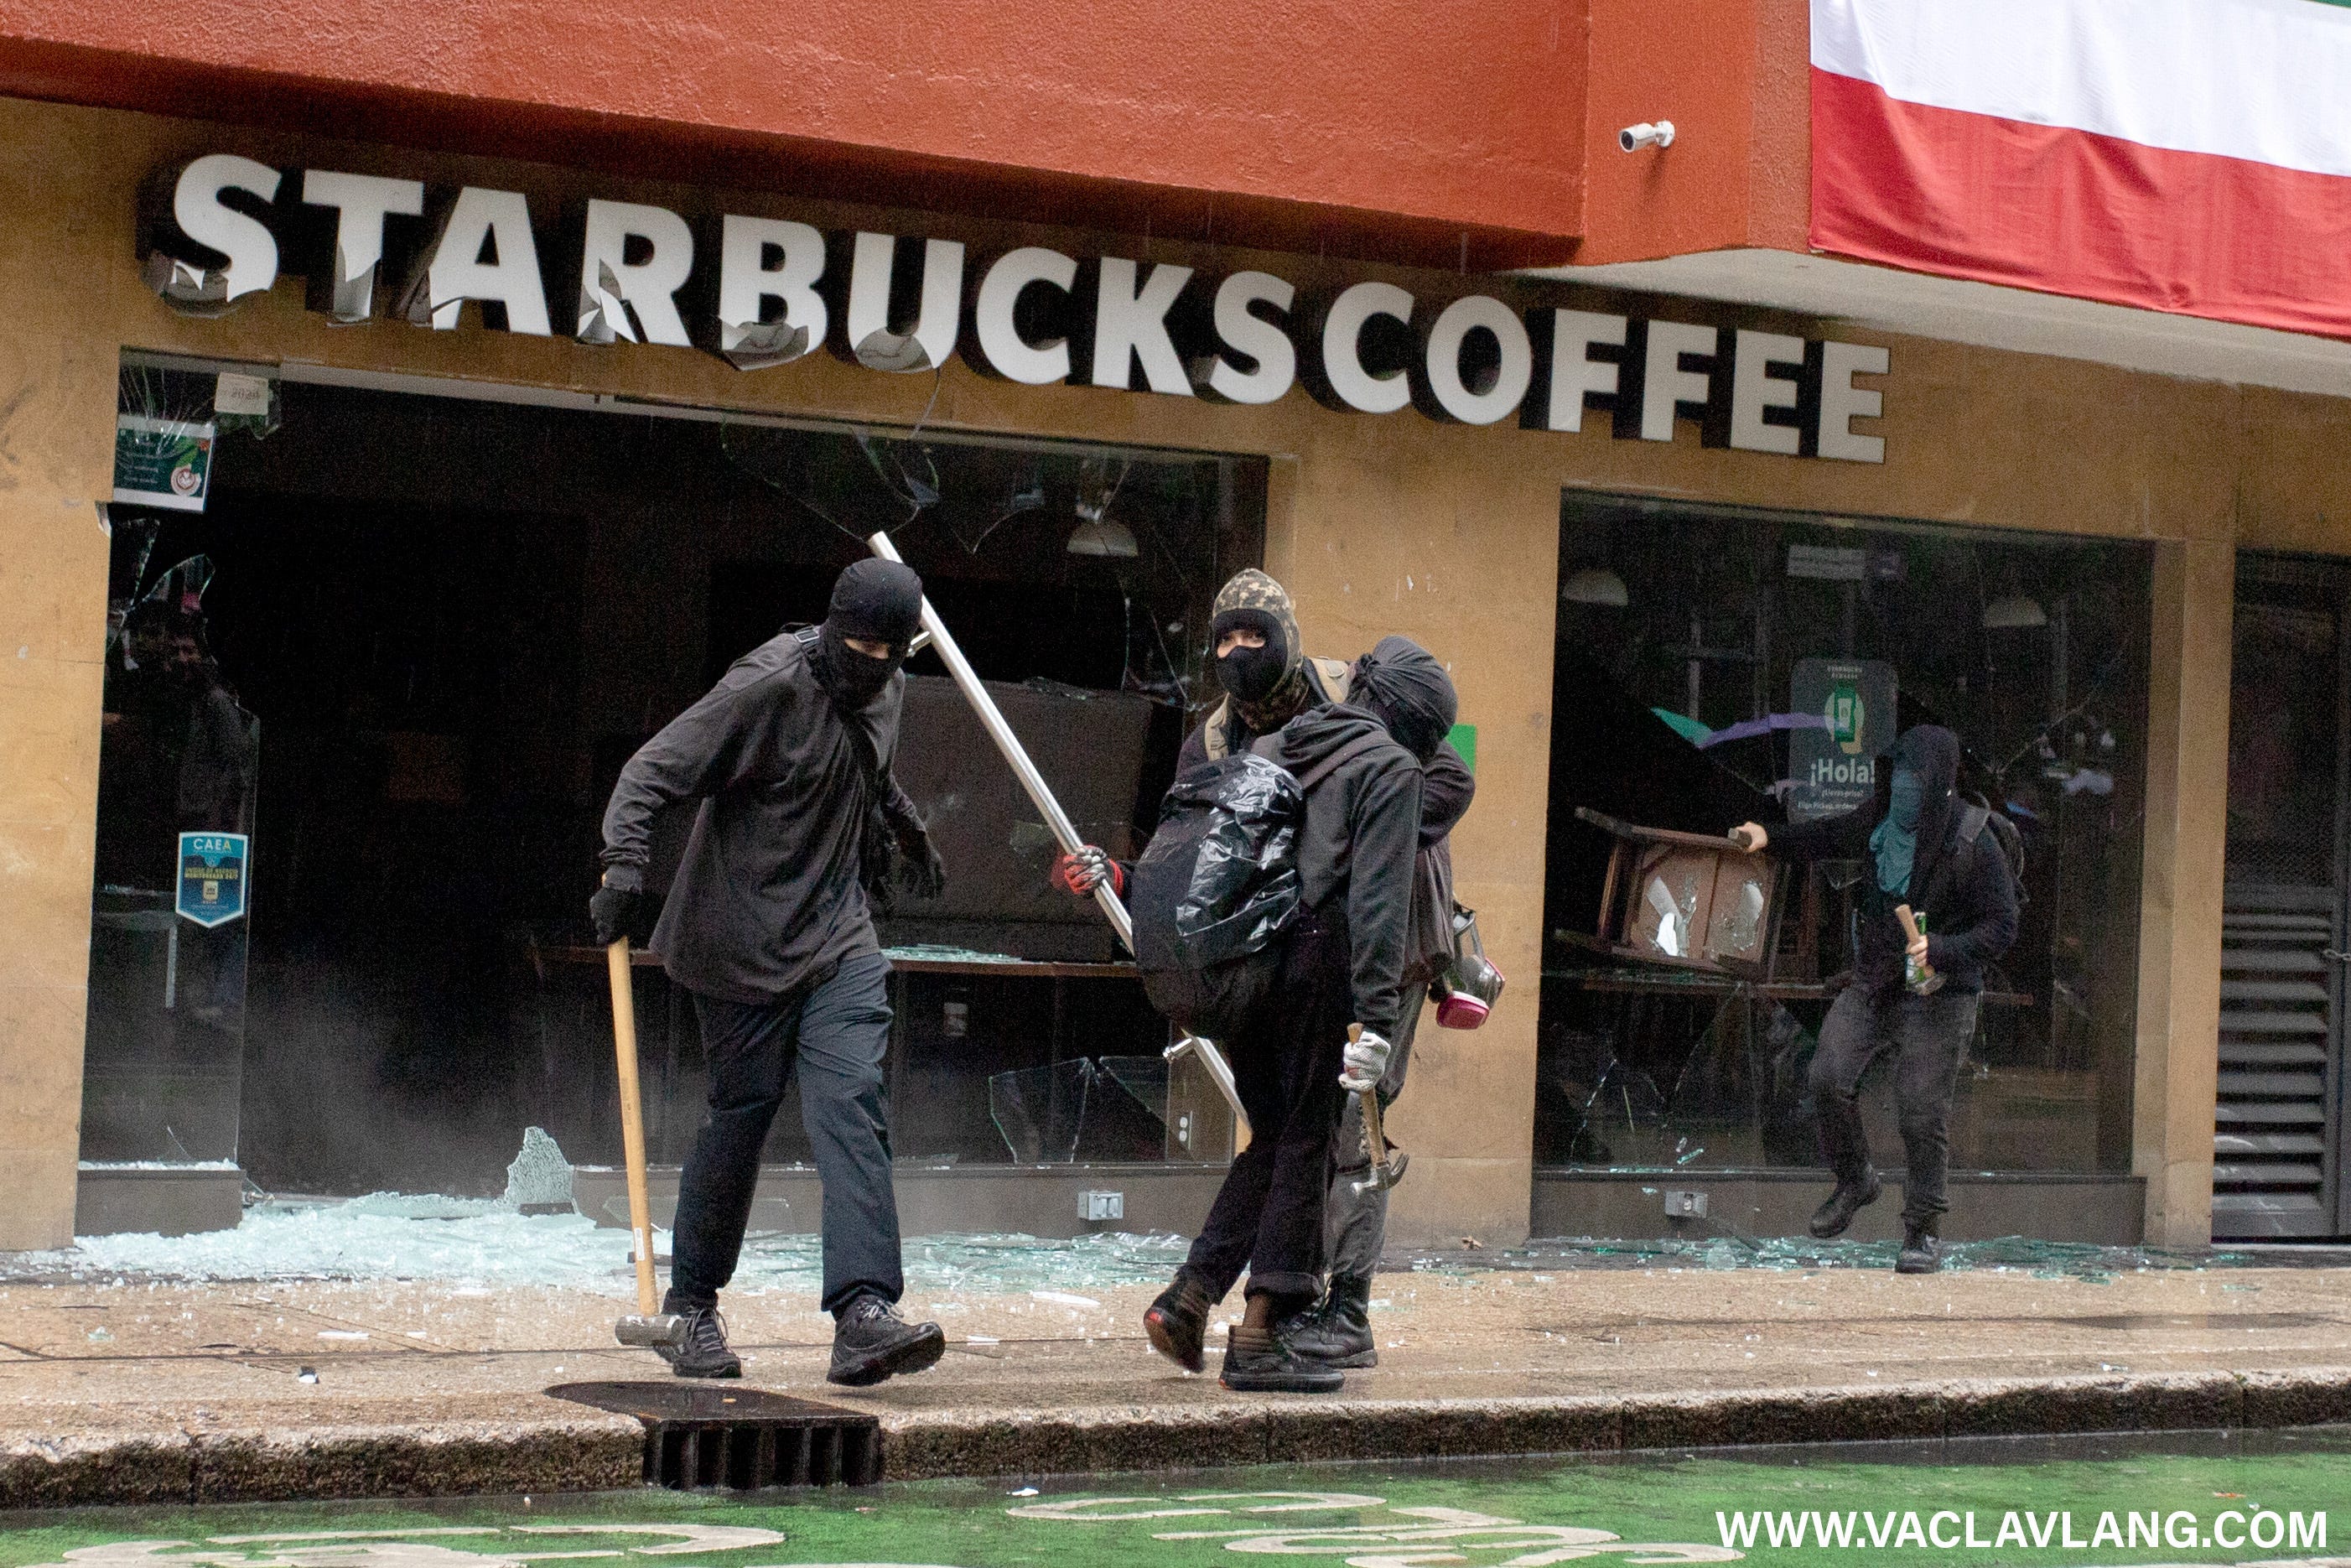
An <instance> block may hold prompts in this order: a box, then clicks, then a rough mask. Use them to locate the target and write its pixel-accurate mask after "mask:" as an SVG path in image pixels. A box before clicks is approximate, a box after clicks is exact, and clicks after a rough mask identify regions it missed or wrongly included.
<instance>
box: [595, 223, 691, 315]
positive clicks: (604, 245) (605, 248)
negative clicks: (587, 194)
mask: <svg viewBox="0 0 2351 1568" xmlns="http://www.w3.org/2000/svg"><path fill="white" fill-rule="evenodd" d="M631 240H642V241H643V242H644V244H645V246H646V247H647V249H646V253H645V256H644V258H643V260H641V261H631V260H629V259H628V256H629V242H630V241H631ZM693 272H694V232H693V231H692V230H691V229H689V228H687V227H686V226H685V220H684V218H682V217H679V216H678V215H677V214H675V213H674V212H671V211H670V210H669V209H668V208H667V207H648V206H644V205H642V204H639V203H636V202H590V203H589V204H588V225H587V228H586V230H585V231H584V233H583V235H582V236H581V243H580V325H579V327H578V328H577V329H576V330H575V332H574V336H576V337H577V338H579V340H580V341H581V342H583V343H609V342H611V341H612V340H613V339H615V338H626V339H627V340H630V341H631V342H646V343H667V344H669V345H671V346H672V347H674V348H680V349H683V348H684V347H686V346H687V344H688V343H690V342H691V341H692V340H691V339H689V338H688V337H687V336H686V335H685V321H684V318H682V317H680V316H679V315H678V313H677V291H678V290H679V289H681V288H683V287H685V280H686V278H687V277H690V276H692V274H693ZM632 316H633V317H634V318H635V319H636V323H635V325H634V326H633V327H632V326H631V325H630V318H631V317H632Z"/></svg>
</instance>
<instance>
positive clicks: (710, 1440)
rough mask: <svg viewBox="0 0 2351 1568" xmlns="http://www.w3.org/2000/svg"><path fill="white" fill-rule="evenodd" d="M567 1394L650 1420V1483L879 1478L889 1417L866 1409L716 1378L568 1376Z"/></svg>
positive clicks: (682, 1485)
mask: <svg viewBox="0 0 2351 1568" xmlns="http://www.w3.org/2000/svg"><path fill="white" fill-rule="evenodd" d="M547 1392H548V1393H549V1395H550V1396H553V1397H555V1398H558V1399H569V1400H572V1401H574V1402H576V1403H578V1404H581V1405H592V1406H595V1407H596V1408H597V1409H599V1410H610V1411H611V1412H613V1413H614V1414H615V1415H622V1416H635V1417H636V1418H637V1419H638V1420H640V1421H642V1422H643V1423H644V1426H645V1484H646V1485H647V1486H657V1487H668V1488H670V1489H671V1490H675V1491H758V1490H763V1489H765V1488H768V1487H823V1486H852V1487H862V1486H872V1485H873V1484H874V1483H875V1482H876V1481H879V1480H880V1479H882V1432H881V1423H880V1422H879V1421H878V1420H876V1419H875V1418H874V1417H873V1416H868V1415H866V1414H864V1413H863V1412H862V1411H857V1410H845V1409H842V1408H841V1406H837V1405H820V1404H818V1403H817V1402H815V1401H814V1400H809V1399H794V1398H792V1397H790V1396H788V1395H782V1394H769V1393H767V1392H765V1391H764V1390H762V1389H758V1388H745V1387H742V1386H741V1385H736V1386H734V1387H732V1388H728V1387H722V1386H716V1385H709V1384H703V1385H691V1384H688V1385H679V1384H672V1383H565V1384H560V1385H557V1386H556V1387H553V1388H550V1389H549V1390H548V1391H547Z"/></svg>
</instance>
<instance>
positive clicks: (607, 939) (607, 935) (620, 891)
mask: <svg viewBox="0 0 2351 1568" xmlns="http://www.w3.org/2000/svg"><path fill="white" fill-rule="evenodd" d="M644 898H645V895H644V892H643V889H641V888H638V887H635V886H632V885H630V884H628V883H612V882H610V881H608V882H606V883H604V885H603V886H601V887H600V888H598V889H597V890H596V893H595V896H593V897H591V898H590V899H589V901H588V924H590V925H593V926H594V927H595V928H596V940H597V941H598V942H600V943H601V944H602V945H603V946H607V947H610V946H611V945H612V944H613V943H615V942H618V941H619V940H620V939H621V938H622V937H623V936H628V935H630V934H631V933H632V932H633V931H634V930H635V929H636V925H637V906H638V905H639V904H643V902H644Z"/></svg>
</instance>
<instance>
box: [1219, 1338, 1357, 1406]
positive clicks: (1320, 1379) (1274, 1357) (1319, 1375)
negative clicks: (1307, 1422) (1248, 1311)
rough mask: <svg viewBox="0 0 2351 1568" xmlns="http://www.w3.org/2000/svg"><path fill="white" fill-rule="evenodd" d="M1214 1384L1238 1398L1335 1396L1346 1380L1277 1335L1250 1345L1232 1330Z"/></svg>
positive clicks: (1333, 1369) (1331, 1367)
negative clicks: (1222, 1364)
mask: <svg viewBox="0 0 2351 1568" xmlns="http://www.w3.org/2000/svg"><path fill="white" fill-rule="evenodd" d="M1217 1382H1219V1383H1221V1384H1223V1385H1225V1386H1226V1387H1228V1388H1229V1389H1231V1390H1233V1391H1234V1392H1235V1393H1237V1394H1336V1393H1337V1392H1339V1390H1340V1389H1341V1388H1343V1387H1344V1386H1345V1385H1346V1382H1347V1380H1346V1378H1345V1377H1344V1376H1343V1375H1341V1373H1340V1371H1339V1369H1338V1368H1337V1367H1335V1366H1332V1364H1330V1363H1328V1362H1323V1361H1309V1360H1308V1359H1307V1358H1306V1357H1304V1356H1302V1355H1301V1354H1298V1353H1297V1352H1296V1351H1294V1350H1292V1349H1291V1348H1290V1346H1289V1344H1288V1343H1285V1342H1284V1341H1283V1340H1282V1338H1281V1336H1280V1334H1278V1333H1276V1334H1269V1335H1267V1336H1265V1337H1264V1338H1263V1339H1262V1340H1258V1341H1255V1342H1252V1340H1251V1338H1250V1336H1249V1335H1248V1333H1246V1331H1244V1330H1242V1329H1238V1328H1235V1329H1233V1330H1232V1331H1231V1332H1230V1333H1228V1335H1227V1337H1226V1340H1225V1369H1224V1371H1222V1372H1221V1373H1219V1374H1217Z"/></svg>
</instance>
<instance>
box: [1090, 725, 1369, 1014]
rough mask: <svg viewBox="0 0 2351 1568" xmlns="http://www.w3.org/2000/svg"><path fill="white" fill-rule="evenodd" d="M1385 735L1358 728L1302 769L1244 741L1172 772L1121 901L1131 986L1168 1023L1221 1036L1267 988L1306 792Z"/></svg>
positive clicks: (1295, 895) (1288, 900)
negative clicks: (1134, 982)
mask: <svg viewBox="0 0 2351 1568" xmlns="http://www.w3.org/2000/svg"><path fill="white" fill-rule="evenodd" d="M1386 743H1387V737H1385V736H1384V735H1381V736H1364V737H1359V738H1358V739H1356V740H1353V741H1351V742H1350V743H1348V744H1347V745H1345V746H1343V747H1340V748H1339V749H1338V750H1337V751H1334V752H1332V754H1331V755H1330V756H1329V757H1327V758H1323V759H1322V761H1321V762H1319V763H1317V764H1316V765H1315V766H1314V767H1312V768H1309V769H1308V770H1307V771H1306V773H1305V775H1304V776H1303V777H1293V776H1292V775H1291V774H1290V770H1289V769H1288V768H1283V767H1282V766H1281V765H1280V763H1278V762H1275V761H1273V760H1272V759H1271V758H1266V757H1262V756H1259V754H1258V753H1256V752H1254V751H1247V752H1242V753H1239V754H1238V755H1236V756H1231V757H1226V758H1219V759H1218V760H1217V761H1214V762H1207V763H1203V764H1201V765H1200V766H1199V767H1197V768H1187V769H1186V771H1185V772H1183V773H1182V774H1179V775H1178V776H1177V777H1176V779H1175V785H1174V786H1173V787H1172V788H1171V789H1169V790H1168V791H1167V799H1166V802H1165V804H1164V805H1163V806H1162V807H1161V808H1160V813H1159V827H1158V829H1157V831H1155V832H1154V833H1153V834H1152V835H1151V842H1150V844H1149V845H1148V846H1147V847H1146V848H1145V849H1144V852H1143V858H1142V859H1141V860H1139V861H1137V862H1135V865H1134V882H1133V884H1132V885H1131V886H1130V888H1129V889H1128V896H1127V910H1128V913H1129V914H1130V915H1132V916H1133V917H1134V961H1135V967H1137V968H1138V969H1140V970H1141V971H1142V975H1143V994H1144V997H1145V998H1148V999H1149V1001H1150V1003H1151V1005H1152V1007H1153V1008H1155V1009H1157V1010H1158V1011H1159V1012H1160V1013H1161V1014H1162V1015H1163V1016H1165V1018H1167V1019H1169V1020H1170V1021H1172V1022H1173V1023H1175V1025H1176V1027H1177V1028H1179V1029H1183V1030H1189V1031H1190V1032H1192V1033H1194V1034H1199V1035H1206V1036H1207V1037H1208V1038H1210V1039H1212V1040H1214V1039H1230V1038H1231V1036H1232V1035H1233V1033H1234V1032H1235V1031H1236V1030H1238V1029H1239V1028H1240V1027H1241V1025H1242V1024H1243V1023H1244V1022H1246V1021H1247V1020H1248V1019H1249V1015H1250V1014H1251V1013H1252V1012H1254V1011H1255V1010H1256V1009H1258V1008H1259V1006H1260V1005H1261V1004H1262V1003H1263V1002H1264V1001H1265V998H1267V997H1268V996H1269V995H1270V994H1271V992H1272V990H1273V985H1274V981H1275V979H1276V977H1277V976H1278V975H1279V972H1280V967H1281V950H1280V945H1279V939H1280V936H1281V935H1282V934H1283V933H1284V932H1286V931H1288V930H1289V929H1290V925H1291V924H1292V923H1293V922H1295V921H1296V920H1297V918H1298V910H1299V880H1298V834H1299V831H1300V830H1301V828H1302V827H1303V825H1304V823H1305V820H1306V794H1307V791H1308V790H1310V789H1313V788H1314V787H1315V786H1316V785H1318V784H1320V783H1322V780H1323V779H1327V778H1329V777H1330V776H1331V774H1332V772H1334V771H1336V769H1337V768H1338V767H1339V765H1340V764H1341V763H1343V762H1345V761H1346V760H1347V759H1348V758H1352V757H1355V756H1358V755H1360V754H1361V753H1363V752H1365V751H1368V750H1371V749H1372V748H1373V747H1377V746H1381V745H1384V744H1386Z"/></svg>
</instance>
